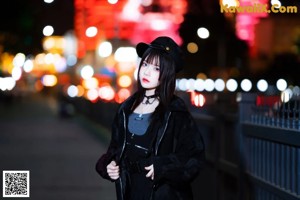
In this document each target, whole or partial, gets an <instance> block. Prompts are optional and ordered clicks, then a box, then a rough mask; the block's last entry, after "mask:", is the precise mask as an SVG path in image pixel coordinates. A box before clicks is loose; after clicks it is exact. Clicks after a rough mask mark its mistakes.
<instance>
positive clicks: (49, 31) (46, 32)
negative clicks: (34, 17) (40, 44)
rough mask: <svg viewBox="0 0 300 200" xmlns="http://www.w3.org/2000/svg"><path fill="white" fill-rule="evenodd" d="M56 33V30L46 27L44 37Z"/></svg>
mask: <svg viewBox="0 0 300 200" xmlns="http://www.w3.org/2000/svg"><path fill="white" fill-rule="evenodd" d="M53 33H54V28H53V27H52V26H50V25H48V26H45V27H44V29H43V34H44V36H51V35H52V34H53Z"/></svg>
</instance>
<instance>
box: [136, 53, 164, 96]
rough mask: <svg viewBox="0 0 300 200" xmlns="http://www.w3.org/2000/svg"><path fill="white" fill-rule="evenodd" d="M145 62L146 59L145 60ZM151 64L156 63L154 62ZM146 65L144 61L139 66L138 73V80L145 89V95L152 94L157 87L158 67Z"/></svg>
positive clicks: (150, 64)
mask: <svg viewBox="0 0 300 200" xmlns="http://www.w3.org/2000/svg"><path fill="white" fill-rule="evenodd" d="M146 60H147V59H146ZM153 63H158V62H156V60H154V62H153ZM153 63H147V62H146V61H144V62H143V63H142V65H141V68H140V72H139V79H140V82H141V85H142V87H143V88H145V89H146V90H147V91H148V92H147V91H146V92H147V93H154V91H155V88H156V87H157V86H159V80H158V79H159V74H160V71H159V66H157V65H155V64H153ZM150 91H151V92H150Z"/></svg>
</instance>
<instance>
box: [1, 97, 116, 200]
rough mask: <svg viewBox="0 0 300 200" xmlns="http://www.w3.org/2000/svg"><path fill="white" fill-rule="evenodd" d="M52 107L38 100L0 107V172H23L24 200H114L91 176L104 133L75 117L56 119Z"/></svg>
mask: <svg viewBox="0 0 300 200" xmlns="http://www.w3.org/2000/svg"><path fill="white" fill-rule="evenodd" d="M57 106H58V104H57V102H56V100H55V99H54V98H53V97H50V96H46V95H41V94H34V95H28V96H25V97H23V98H21V99H15V100H13V101H12V102H10V103H9V102H6V103H5V102H4V101H0V169H1V171H3V170H29V171H30V198H29V199H30V200H114V199H116V197H115V188H114V184H113V183H111V182H109V181H107V180H103V179H102V178H101V177H100V176H99V175H98V174H97V172H96V171H95V163H96V161H97V159H98V158H99V156H100V155H101V154H102V153H104V152H105V149H106V147H107V141H108V138H109V131H108V130H107V129H105V128H103V127H101V126H100V125H98V124H97V123H94V122H92V121H90V120H88V119H87V118H85V117H84V116H81V115H80V114H75V116H74V117H71V118H61V117H59V115H58V112H57V110H58V109H57ZM1 186H2V173H1ZM2 187H3V186H2ZM1 191H2V190H1ZM1 193H2V192H1ZM1 197H2V194H1Z"/></svg>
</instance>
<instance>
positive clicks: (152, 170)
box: [145, 164, 154, 180]
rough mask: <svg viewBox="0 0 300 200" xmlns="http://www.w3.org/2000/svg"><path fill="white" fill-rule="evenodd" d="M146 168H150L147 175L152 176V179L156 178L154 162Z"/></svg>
mask: <svg viewBox="0 0 300 200" xmlns="http://www.w3.org/2000/svg"><path fill="white" fill-rule="evenodd" d="M145 169H146V170H149V172H148V173H147V174H146V177H151V180H153V179H154V167H153V164H152V165H150V166H148V167H145Z"/></svg>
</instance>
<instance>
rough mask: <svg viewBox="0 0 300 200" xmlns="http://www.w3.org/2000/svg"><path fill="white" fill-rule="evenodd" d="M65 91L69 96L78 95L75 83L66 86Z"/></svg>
mask: <svg viewBox="0 0 300 200" xmlns="http://www.w3.org/2000/svg"><path fill="white" fill-rule="evenodd" d="M67 93H68V95H69V97H76V96H77V95H78V88H77V87H76V86H75V85H70V86H69V87H68V90H67Z"/></svg>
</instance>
